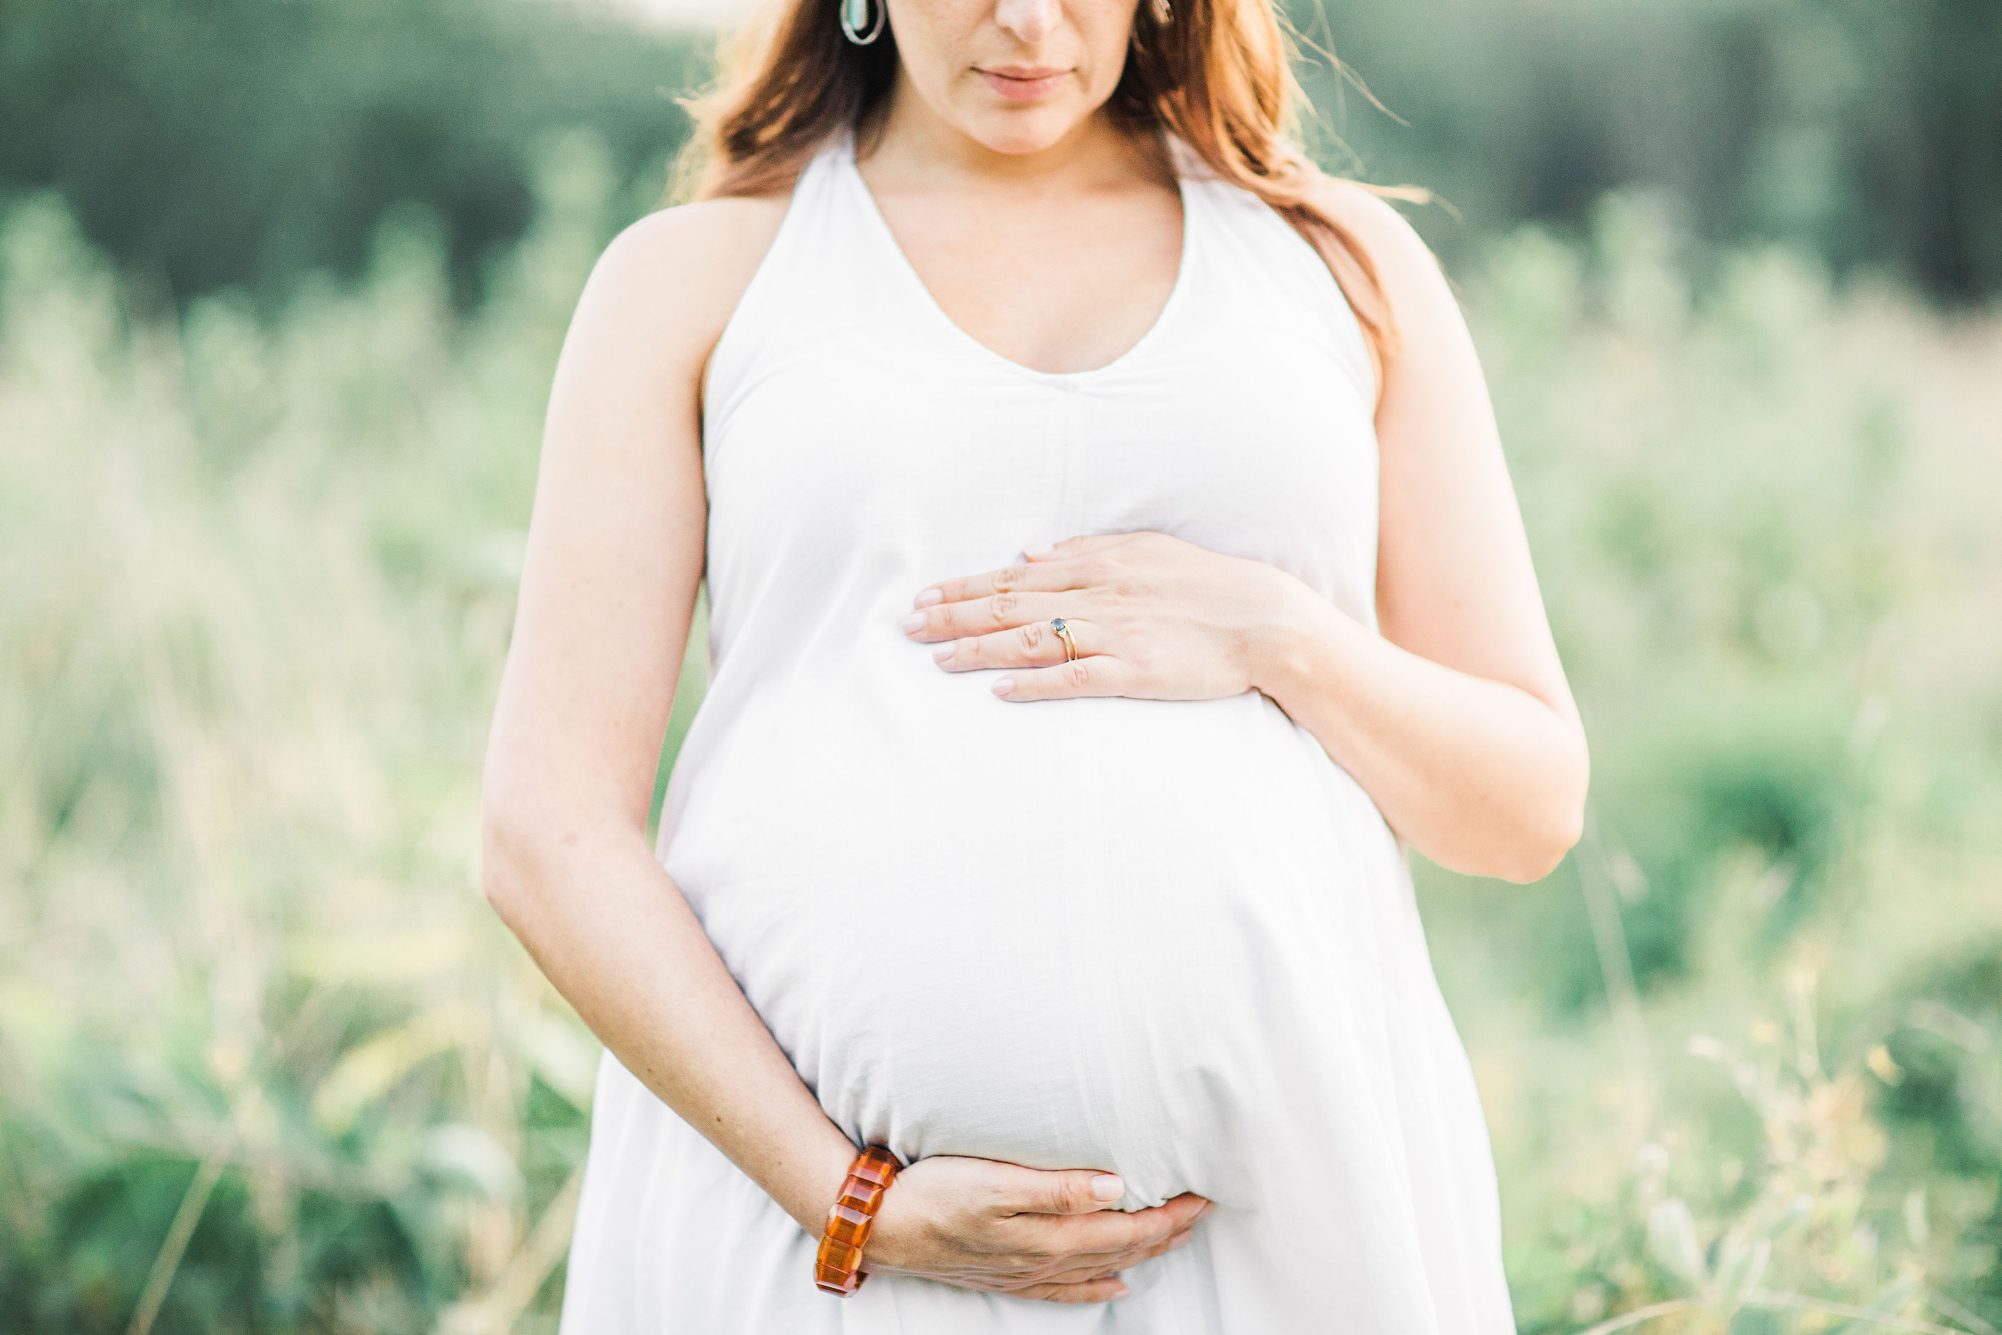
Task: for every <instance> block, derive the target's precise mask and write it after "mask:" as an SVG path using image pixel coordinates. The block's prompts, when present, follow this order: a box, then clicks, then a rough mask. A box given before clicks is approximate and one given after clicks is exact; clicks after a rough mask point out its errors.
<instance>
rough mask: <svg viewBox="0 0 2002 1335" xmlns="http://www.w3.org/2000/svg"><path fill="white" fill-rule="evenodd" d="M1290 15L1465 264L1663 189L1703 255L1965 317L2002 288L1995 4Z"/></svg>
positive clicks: (1389, 167)
mask: <svg viewBox="0 0 2002 1335" xmlns="http://www.w3.org/2000/svg"><path fill="white" fill-rule="evenodd" d="M1287 9H1288V10H1289V12H1290V13H1291V15H1292V19H1293V22H1294V24H1295V25H1296V26H1297V27H1298V29H1299V30H1300V31H1301V33H1302V34H1303V35H1304V36H1305V37H1306V38H1307V39H1309V41H1310V42H1311V43H1312V44H1313V47H1314V48H1318V50H1319V51H1320V52H1323V53H1324V52H1326V51H1327V50H1332V52H1333V54H1334V55H1335V56H1336V57H1338V58H1339V59H1340V61H1341V62H1342V63H1343V64H1344V65H1345V66H1347V67H1348V68H1349V70H1350V73H1351V76H1352V77H1353V78H1355V79H1359V80H1360V83H1361V85H1362V88H1361V89H1358V88H1356V87H1354V86H1352V85H1351V84H1349V83H1347V82H1338V81H1337V79H1336V77H1335V75H1334V74H1333V72H1332V71H1331V69H1330V67H1329V65H1328V62H1327V61H1326V59H1325V58H1324V56H1323V55H1320V54H1313V55H1312V58H1311V60H1310V62H1309V63H1310V64H1311V69H1309V70H1306V71H1303V74H1302V82H1303V84H1304V86H1305V87H1306V88H1307V90H1308V92H1309V96H1310V97H1311V99H1312V100H1313V102H1314V104H1315V106H1316V107H1317V108H1318V109H1319V111H1320V113H1321V115H1322V118H1323V119H1324V120H1325V122H1326V125H1327V128H1328V129H1329V130H1331V131H1332V132H1334V133H1335V134H1337V135H1339V136H1340V138H1341V139H1342V140H1343V141H1345V142H1346V143H1347V144H1348V145H1350V146H1351V147H1352V148H1353V150H1354V151H1355V152H1356V154H1358V155H1359V156H1360V159H1361V164H1362V166H1363V167H1364V168H1366V170H1364V171H1363V172H1362V173H1361V174H1362V175H1364V176H1365V177H1367V178H1368V179H1370V180H1375V181H1395V182H1404V181H1409V182H1416V183H1418V184H1421V185H1425V186H1428V187H1431V188H1434V189H1436V190H1438V191H1439V192H1441V193H1442V194H1443V195H1444V196H1445V198H1446V200H1447V201H1448V202H1449V203H1450V204H1451V205H1452V207H1453V209H1454V210H1455V214H1456V216H1457V217H1459V218H1463V219H1464V220H1465V221H1466V222H1467V223H1468V224H1469V225H1468V226H1466V227H1465V228H1461V227H1459V226H1456V225H1454V224H1453V223H1452V222H1450V221H1449V220H1448V219H1445V218H1442V217H1437V216H1435V215H1432V214H1430V213H1427V214H1422V215H1420V218H1421V222H1422V225H1423V226H1424V229H1425V231H1426V233H1427V235H1428V236H1429V237H1431V238H1432V239H1433V241H1434V244H1435V245H1437V246H1438V247H1439V248H1440V249H1441V251H1442V252H1444V253H1448V254H1449V255H1450V256H1451V257H1452V258H1454V259H1456V260H1466V259H1471V258H1472V256H1471V254H1470V253H1468V248H1470V247H1473V246H1477V245H1479V243H1480V241H1481V240H1482V239H1483V238H1485V237H1487V236H1490V235H1491V234H1493V233H1494V232H1495V231H1496V230H1498V229H1500V228H1503V227H1505V226H1507V225H1509V224H1512V223H1515V222H1520V221H1535V222H1540V223H1543V224H1546V225H1551V226H1556V227H1562V228H1563V229H1564V230H1566V231H1567V233H1569V234H1571V235H1572V236H1574V237H1583V236H1584V235H1585V234H1586V233H1587V232H1589V231H1590V228H1591V219H1590V213H1591V210H1592V208H1593V207H1594V205H1595V204H1596V202H1597V201H1598V199H1599V198H1600V196H1601V195H1602V194H1604V193H1605V192H1606V191H1608V190H1614V189H1623V188H1630V187H1646V188H1652V189H1655V190H1659V191H1660V192H1661V193H1662V195H1663V197H1664V198H1665V199H1667V200H1669V201H1672V205H1673V208H1674V209H1675V211H1676V213H1677V214H1678V216H1679V217H1680V218H1681V219H1682V221H1683V224H1684V226H1686V227H1687V228H1688V229H1689V230H1690V231H1691V232H1692V233H1693V234H1694V235H1695V236H1696V237H1698V238H1699V239H1701V240H1703V241H1705V242H1706V243H1709V244H1713V245H1715V244H1724V243H1732V244H1743V243H1745V242H1747V241H1776V242H1784V243H1786V244H1788V245H1790V246H1792V247H1794V248H1796V249H1798V250H1800V251H1802V252H1804V253H1808V254H1813V255H1817V256H1820V257H1822V258H1823V259H1825V260H1826V261H1827V262H1829V263H1830V264H1831V265H1833V266H1835V267H1836V268H1837V269H1838V270H1840V271H1844V272H1846V271H1848V270H1850V269H1852V268H1856V267H1871V268H1880V269H1883V270H1886V271H1889V272H1891V273H1895V274H1897V275H1899V276H1900V277H1903V278H1906V279H1908V280H1911V281H1913V282H1915V283H1916V284H1918V285H1919V286H1921V287H1922V288H1924V289H1925V290H1926V291H1929V292H1931V293H1932V294H1934V295H1935V296H1936V297H1939V298H1947V299H1953V300H1957V301H1958V300H1978V299H1982V298H1985V297H1986V296H1989V295H1992V294H1994V293H1996V292H1997V291H1998V290H2002V230H1998V229H1997V228H1996V227H1995V226H1994V224H1993V220H1994V218H1995V217H1997V216H1998V214H2002V80H1998V79H1997V78H1996V77H1995V71H1996V70H1997V69H1998V68H2002V11H1998V10H1997V7H1996V6H1995V4H1994V3H1993V0H1909V2H1908V3H1902V4H1884V3H1881V2H1880V0H1818V2H1817V3H1812V4H1801V3H1782V2H1780V0H1681V2H1680V3H1673V4H1662V3H1658V2H1657V0H1489V3H1485V4H1478V5H1475V4H1465V3H1459V2H1458V0H1413V3H1407V4H1399V5H1380V4H1361V3H1356V4H1339V3H1337V4H1322V3H1319V2H1318V0H1316V3H1313V4H1294V5H1289V6H1287ZM1363 90H1366V91H1367V94H1368V96H1365V94H1364V91H1363ZM1371 97H1373V98H1374V99H1375V100H1376V101H1377V102H1380V103H1381V104H1382V105H1383V106H1384V107H1385V108H1387V109H1388V111H1389V113H1390V114H1389V115H1388V116H1386V115H1385V114H1383V112H1382V111H1379V110H1378V109H1377V108H1376V107H1375V106H1373V105H1371V102H1370V98H1371Z"/></svg>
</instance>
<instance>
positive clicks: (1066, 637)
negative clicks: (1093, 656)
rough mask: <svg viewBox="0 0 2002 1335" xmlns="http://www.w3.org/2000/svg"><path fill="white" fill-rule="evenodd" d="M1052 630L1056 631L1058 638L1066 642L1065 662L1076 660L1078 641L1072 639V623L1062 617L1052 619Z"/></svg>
mask: <svg viewBox="0 0 2002 1335" xmlns="http://www.w3.org/2000/svg"><path fill="white" fill-rule="evenodd" d="M1050 629H1051V630H1053V631H1055V632H1056V633H1057V638H1058V639H1060V640H1062V641H1063V642H1064V662H1066V663H1068V662H1070V661H1071V660H1072V659H1074V658H1076V657H1077V641H1076V640H1073V639H1072V638H1071V628H1070V623H1069V622H1068V621H1065V620H1064V619H1063V618H1062V617H1051V618H1050Z"/></svg>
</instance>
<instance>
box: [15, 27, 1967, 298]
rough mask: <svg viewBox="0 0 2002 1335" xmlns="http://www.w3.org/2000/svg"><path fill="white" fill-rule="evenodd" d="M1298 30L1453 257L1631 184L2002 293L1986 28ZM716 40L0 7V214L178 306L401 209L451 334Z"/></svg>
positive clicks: (688, 78) (1865, 258) (324, 257)
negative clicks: (426, 217) (580, 175)
mask: <svg viewBox="0 0 2002 1335" xmlns="http://www.w3.org/2000/svg"><path fill="white" fill-rule="evenodd" d="M1291 18H1292V21H1293V23H1294V25H1295V27H1296V28H1297V29H1298V30H1299V31H1300V32H1301V33H1302V34H1303V36H1304V37H1305V38H1306V39H1307V41H1308V42H1309V44H1310V46H1311V47H1319V48H1321V49H1323V50H1331V51H1332V52H1333V53H1334V54H1335V55H1336V56H1337V57H1339V59H1340V60H1341V62H1342V63H1343V64H1344V65H1345V66H1347V67H1348V69H1349V72H1350V74H1351V76H1353V77H1351V78H1350V79H1347V80H1342V79H1339V78H1338V77H1337V75H1336V73H1335V72H1334V71H1333V70H1332V69H1331V68H1330V67H1329V65H1328V64H1327V62H1326V61H1325V60H1322V59H1319V58H1318V57H1315V56H1313V54H1312V52H1311V50H1310V52H1309V60H1308V62H1307V63H1306V67H1305V68H1303V70H1302V72H1301V73H1302V80H1303V83H1305V85H1306V86H1307V87H1308V89H1309V92H1310V94H1311V96H1312V97H1313V100H1314V102H1315V105H1316V107H1317V108H1318V110H1319V113H1320V117H1321V120H1322V122H1323V124H1324V129H1325V130H1327V131H1329V132H1332V133H1334V134H1338V135H1339V137H1340V140H1341V141H1342V143H1346V145H1348V146H1349V147H1351V148H1352V149H1353V150H1354V152H1355V154H1356V155H1357V156H1356V157H1355V158H1353V159H1351V158H1348V157H1346V156H1345V155H1344V154H1343V153H1342V151H1341V144H1339V143H1337V142H1335V141H1334V140H1331V139H1322V140H1319V141H1317V143H1316V147H1317V149H1320V150H1323V152H1322V156H1323V160H1324V161H1327V162H1329V163H1330V165H1331V166H1335V167H1337V168H1338V169H1342V170H1348V171H1351V172H1353V174H1356V175H1360V176H1364V177H1366V178H1368V179H1371V180H1377V181H1410V182H1415V183H1418V184H1423V185H1426V186H1429V187H1432V188H1434V189H1435V190H1437V191H1438V192H1439V193H1440V194H1441V195H1442V196H1443V197H1444V199H1445V201H1446V202H1447V204H1448V205H1449V206H1450V208H1451V209H1452V211H1453V212H1454V213H1457V214H1458V215H1459V218H1460V219H1461V222H1459V223H1455V222H1453V221H1452V220H1451V219H1450V218H1448V217H1446V216H1443V215H1441V214H1438V213H1435V212H1431V211H1424V210H1421V211H1419V212H1418V214H1417V216H1416V217H1415V218H1414V221H1416V222H1418V223H1419V225H1420V226H1421V227H1422V228H1424V229H1425V231H1426V232H1427V234H1428V238H1429V239H1431V240H1432V241H1433V243H1434V245H1435V246H1436V247H1438V248H1439V249H1440V250H1441V252H1442V253H1444V254H1448V255H1449V257H1450V255H1451V254H1452V252H1455V251H1457V250H1458V249H1459V248H1460V247H1461V246H1462V244H1464V243H1463V241H1462V237H1463V236H1465V235H1475V234H1480V233H1485V232H1492V231H1494V230H1497V229H1500V228H1503V227H1506V226H1507V225H1509V224H1513V223H1517V222H1523V221H1534V222H1540V223H1544V224H1546V225H1550V226H1552V227H1555V228H1558V229H1561V230H1569V231H1572V232H1577V231H1580V230H1581V229H1582V228H1583V227H1584V226H1585V223H1586V213H1587V211H1588V210H1589V208H1590V206H1591V202H1592V201H1593V200H1594V199H1595V198H1597V197H1598V196H1599V195H1600V194H1601V193H1603V192H1604V191H1605V190H1607V189H1609V188H1612V187H1617V186H1623V185H1645V186H1655V187H1660V188H1662V189H1663V190H1665V192H1666V194H1667V197H1668V198H1670V199H1672V200H1673V201H1674V202H1675V204H1676V206H1677V207H1678V208H1679V209H1680V210H1681V211H1682V212H1683V213H1684V215H1685V216H1684V217H1683V218H1682V219H1680V220H1679V223H1680V225H1681V226H1683V227H1684V228H1686V229H1687V230H1688V231H1689V232H1690V233H1691V234H1692V235H1694V236H1695V237H1698V238H1700V239H1702V240H1705V241H1712V242H1715V241H1723V240H1727V239H1729V240H1781V241H1786V242H1789V243H1791V244H1793V245H1795V246H1796V247H1797V248H1800V249H1802V250H1805V251H1807V252H1809V253H1812V254H1816V255H1818V256H1820V257H1821V258H1822V259H1824V260H1825V261H1826V262H1828V263H1829V264H1830V265H1831V266H1832V267H1833V268H1835V269H1836V270H1838V271H1842V270H1847V269H1850V268H1852V267H1855V266H1859V265H1867V266H1877V267H1881V268H1883V269H1885V270H1886V271H1888V272H1889V273H1891V274H1893V275H1894V276H1897V277H1901V278H1905V279H1908V280H1911V281H1913V282H1915V283H1917V284H1918V285H1919V286H1921V287H1922V288H1923V289H1924V290H1925V291H1927V292H1928V293H1930V294H1931V295H1932V296H1933V297H1934V298H1935V299H1936V300H1939V301H1941V302H1943V303H1946V304H1958V303H1961V302H1968V301H1976V300H1980V299H1983V298H1985V297H1987V296H1989V295H1992V294H1993V293H1995V292H1997V291H1998V290H2002V228H1997V227H1996V226H1994V219H1996V218H1997V217H2002V78H1998V77H1997V71H2002V5H1997V4H1996V3H1994V0H1906V2H1905V3H1899V4H1889V3H1884V2H1883V0H1822V2H1821V3H1805V2H1801V0H1795V2H1791V3H1790V2H1788V0H1680V2H1679V3H1674V4H1661V3H1646V2H1645V0H1489V2H1488V3H1483V4H1474V3H1471V2H1470V0H1411V3H1406V4H1400V5H1370V4H1362V3H1347V4H1342V3H1337V4H1334V5H1332V6H1328V5H1323V4H1321V3H1319V0H1315V3H1314V4H1311V5H1309V4H1307V3H1304V0H1302V2H1301V3H1296V4H1294V5H1293V7H1292V10H1291ZM709 42H710V37H709V35H708V34H707V33H703V32H687V33H677V32H653V31H643V30H634V29H629V28H626V27H623V26H620V25H618V24H616V23H613V22H610V21H607V20H601V19H593V18H591V17H589V16H587V15H584V14H582V13H579V12H577V11H574V10H572V9H570V8H567V7H563V6H559V5H554V4H547V5H545V4H536V3H522V2H521V0H514V2H512V3H488V2H484V0H482V2H478V3H476V2H475V0H9V3H8V4H7V5H5V6H4V7H0V125H4V126H5V127H6V133H5V134H4V135H0V203H4V202H5V201H6V200H7V198H8V197H10V196H15V195H19V194H21V193H24V192H26V191H29V190H34V189H38V188H43V187H51V186H52V187H54V188H56V189H57V190H58V191H59V192H60V193H61V194H62V195H63V196H64V197H65V198H66V199H67V200H68V202H69V204H70V207H71V209H72V210H73V211H74V213H75V214H76V216H77V218H78V219H79V221H80V223H81V224H82V226H83V228H84V229H85V232H86V235H87V236H88V237H89V239H90V240H91V241H92V242H93V243H94V244H96V245H97V246H98V247H100V248H101V249H103V250H104V251H105V252H106V253H108V254H109V255H111V256H112V257H113V258H114V260H115V261H116V262H117V263H118V264H119V265H120V266H121V268H122V269H124V271H125V277H126V278H127V280H128V281H129V282H136V283H137V284H139V285H140V291H141V292H142V293H144V292H145V291H147V290H150V291H151V292H152V293H153V299H154V300H155V301H158V302H160V303H161V304H163V305H171V306H173V307H183V306H184V305H185V303H186V302H187V301H188V300H189V299H190V298H192V297H194V296H196V295H198V294H200V293H203V292H207V291H211V290H214V289H217V288H221V287H225V286H232V285H239V286H243V287H246V288H248V289H249V290H251V291H252V292H254V293H256V294H258V295H259V296H261V297H262V298H263V299H265V300H266V301H275V300H276V299H277V298H278V296H279V294H280V293H282V291H283V290H284V289H285V288H286V287H288V286H289V285H290V282H291V280H292V278H293V277H294V276H295V275H297V274H298V273H300V272H301V271H302V270H308V269H321V270H327V271H331V272H334V273H336V274H338V275H341V276H343V277H353V276H355V275H357V274H359V272H360V271H361V269H362V267H363V265H364V263H365V257H366V251H367V246H368V238H369V236H370V234H371V231H372V229H373V228H374V226H375V225H376V224H377V223H378V222H379V221H380V220H381V219H382V218H383V217H384V215H385V214H387V213H388V212H389V211H390V210H392V209H393V208H395V207H397V206H398V205H399V204H403V203H406V202H414V203H417V204H421V205H422V206H424V207H426V208H428V209H430V210H432V211H433V212H435V213H436V215H437V216H438V217H439V219H440V220H441V222H442V225H443V227H444V230H445V234H446V237H447V239H448V244H449V259H450V266H451V282H452V290H453V296H454V299H455V301H456V302H457V303H458V304H459V305H460V306H461V307H465V306H469V305H471V304H472V303H474V302H476V301H477V300H478V299H479V298H480V297H481V296H482V279H481V277H480V275H481V273H482V272H483V270H484V268H485V267H486V266H487V264H488V263H489V261H490V260H491V259H492V257H493V256H494V255H496V254H497V253H498V252H500V251H502V250H504V249H506V248H507V247H508V246H510V245H512V244H513V243H514V242H516V241H517V240H518V239H519V238H520V237H521V236H522V234H523V233H524V232H525V231H526V230H527V228H528V226H529V223H530V221H531V219H530V215H531V213H532V211H533V209H534V202H533V195H532V191H531V189H530V186H529V177H530V172H531V167H530V157H531V152H532V147H531V146H532V144H533V143H534V142H535V141H536V140H537V138H538V137H540V136H542V135H544V134H545V133H546V132H549V131H551V130H560V129H572V128H578V127H585V128H589V129H590V130H592V131H593V132H595V133H596V134H597V135H599V136H600V137H601V138H602V139H603V140H604V142H605V143H606V145H607V146H608V148H609V150H610V152H611V154H612V158H613V161H614V163H615V164H616V167H617V170H618V172H619V174H620V178H621V182H622V196H621V198H622V199H623V201H624V204H625V214H624V216H626V217H631V216H637V214H638V213H640V212H643V211H645V210H646V209H648V208H651V207H654V206H656V205H657V204H658V203H659V202H660V196H661V189H662V186H663V184H664V166H665V161H666V158H667V155H668V154H669V153H670V152H671V151H672V149H673V147H674V146H675V145H676V144H677V143H678V142H679V141H680V139H681V137H682V135H684V134H685V133H686V118H685V116H684V115H683V114H682V112H681V111H680V109H679V108H678V107H676V106H675V105H674V101H673V97H674V95H675V94H676V93H679V92H682V91H685V90H687V89H689V88H691V87H692V86H693V85H694V84H695V83H696V82H698V81H699V80H700V79H701V78H702V75H703V71H704V69H705V68H706V66H707V61H708V59H709ZM1358 80H1359V81H1360V83H1361V84H1362V85H1365V86H1366V88H1367V95H1366V94H1365V92H1364V89H1363V88H1361V87H1358V86H1357V81H1358ZM1371 96H1373V97H1374V98H1376V99H1378V100H1380V101H1381V102H1382V103H1383V104H1384V106H1385V107H1387V108H1388V111H1389V113H1390V114H1389V115H1386V114H1385V113H1384V111H1382V110H1379V109H1378V108H1377V107H1375V106H1373V105H1371V102H1370V97H1371ZM1400 122H1401V123H1400ZM616 216H617V215H616V212H615V224H616ZM615 224H614V225H615ZM142 299H143V297H142Z"/></svg>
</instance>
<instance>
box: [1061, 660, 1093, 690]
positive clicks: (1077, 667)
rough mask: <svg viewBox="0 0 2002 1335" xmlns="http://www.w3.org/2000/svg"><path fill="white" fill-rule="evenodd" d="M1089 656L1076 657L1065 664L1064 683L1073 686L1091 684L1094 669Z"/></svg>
mask: <svg viewBox="0 0 2002 1335" xmlns="http://www.w3.org/2000/svg"><path fill="white" fill-rule="evenodd" d="M1090 664H1091V660H1090V659H1089V658H1079V659H1074V660H1072V661H1071V662H1069V663H1066V664H1064V683H1065V684H1066V685H1068V686H1073V687H1080V688H1082V687H1085V686H1089V685H1091V680H1092V671H1091V666H1090Z"/></svg>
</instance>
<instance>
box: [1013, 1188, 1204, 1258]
mask: <svg viewBox="0 0 2002 1335" xmlns="http://www.w3.org/2000/svg"><path fill="white" fill-rule="evenodd" d="M1209 1204H1210V1202H1209V1200H1208V1199H1207V1198H1205V1197H1202V1196H1198V1195H1196V1194H1195V1193H1194V1192H1192V1191H1190V1192H1184V1193H1183V1194H1181V1195H1180V1196H1174V1197H1171V1198H1169V1199H1168V1200H1166V1201H1163V1202H1162V1203H1161V1204H1159V1205H1155V1206H1150V1207H1149V1208H1147V1209H1145V1210H1133V1211H1125V1210H1116V1211H1110V1212H1107V1213H1101V1214H1094V1215H1087V1216H1085V1217H1083V1218H1078V1219H1061V1220H1059V1219H1050V1220H1045V1221H1041V1222H1042V1225H1043V1227H1044V1228H1045V1229H1046V1230H1047V1239H1048V1241H1047V1245H1049V1246H1051V1247H1052V1248H1053V1249H1055V1250H1057V1251H1059V1252H1063V1253H1067V1254H1070V1255H1076V1256H1099V1257H1116V1256H1118V1255H1120V1254H1122V1253H1124V1252H1128V1251H1132V1250H1139V1249H1145V1248H1147V1247H1153V1246H1158V1245H1159V1244H1161V1243H1163V1242H1166V1241H1168V1240H1169V1239H1171V1238H1173V1237H1174V1236H1175V1235H1176V1234H1178V1233H1182V1232H1185V1231H1187V1230H1188V1229H1189V1228H1191V1227H1193V1226H1194V1224H1195V1222H1196V1221H1197V1220H1198V1219H1200V1218H1202V1217H1203V1214H1204V1212H1205V1207H1207V1206H1208V1205H1209ZM1024 1222H1028V1221H1024Z"/></svg>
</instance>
